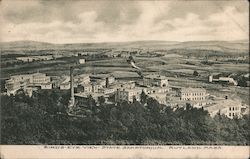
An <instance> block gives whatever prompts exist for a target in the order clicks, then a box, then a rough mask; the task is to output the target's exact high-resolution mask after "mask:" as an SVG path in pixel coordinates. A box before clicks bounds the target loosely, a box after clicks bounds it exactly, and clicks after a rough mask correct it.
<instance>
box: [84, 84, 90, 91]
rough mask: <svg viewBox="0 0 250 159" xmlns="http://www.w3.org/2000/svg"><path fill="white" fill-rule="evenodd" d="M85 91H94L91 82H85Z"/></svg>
mask: <svg viewBox="0 0 250 159" xmlns="http://www.w3.org/2000/svg"><path fill="white" fill-rule="evenodd" d="M83 92H85V93H91V92H92V85H91V84H85V85H84V86H83Z"/></svg>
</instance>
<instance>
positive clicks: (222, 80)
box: [208, 75, 238, 86]
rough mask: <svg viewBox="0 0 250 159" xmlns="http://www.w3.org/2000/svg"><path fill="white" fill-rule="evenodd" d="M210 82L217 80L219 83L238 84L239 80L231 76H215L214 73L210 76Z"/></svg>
mask: <svg viewBox="0 0 250 159" xmlns="http://www.w3.org/2000/svg"><path fill="white" fill-rule="evenodd" d="M208 82H210V83H211V82H217V83H221V84H231V85H234V86H237V85H238V82H237V81H236V80H234V79H233V78H231V77H219V78H213V75H210V76H209V77H208Z"/></svg>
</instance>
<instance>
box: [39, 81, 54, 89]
mask: <svg viewBox="0 0 250 159" xmlns="http://www.w3.org/2000/svg"><path fill="white" fill-rule="evenodd" d="M41 89H52V82H48V83H42V84H41Z"/></svg>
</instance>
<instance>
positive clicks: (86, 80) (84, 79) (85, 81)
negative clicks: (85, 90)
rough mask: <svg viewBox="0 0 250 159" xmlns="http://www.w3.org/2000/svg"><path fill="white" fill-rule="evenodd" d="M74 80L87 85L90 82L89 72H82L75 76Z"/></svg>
mask: <svg viewBox="0 0 250 159" xmlns="http://www.w3.org/2000/svg"><path fill="white" fill-rule="evenodd" d="M74 82H77V83H78V84H79V85H85V84H88V83H90V77H89V74H81V75H78V76H76V77H74Z"/></svg>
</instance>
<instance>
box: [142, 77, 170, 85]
mask: <svg viewBox="0 0 250 159" xmlns="http://www.w3.org/2000/svg"><path fill="white" fill-rule="evenodd" d="M143 85H144V86H147V87H152V86H158V87H167V86H168V79H167V77H165V76H161V75H147V76H145V77H144V78H143Z"/></svg>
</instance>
